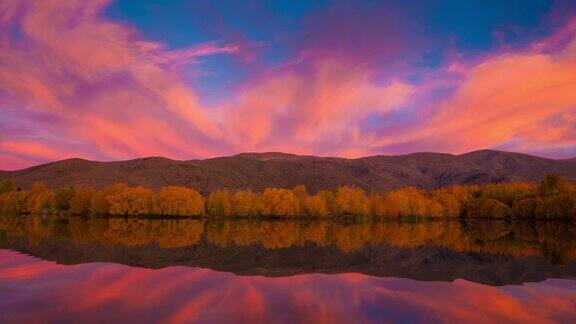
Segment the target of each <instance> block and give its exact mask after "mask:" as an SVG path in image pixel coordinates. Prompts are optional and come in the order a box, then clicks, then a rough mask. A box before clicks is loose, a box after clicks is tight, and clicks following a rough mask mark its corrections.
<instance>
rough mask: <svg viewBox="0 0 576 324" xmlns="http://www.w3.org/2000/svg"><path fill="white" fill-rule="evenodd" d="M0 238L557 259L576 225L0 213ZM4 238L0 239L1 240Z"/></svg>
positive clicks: (567, 251)
mask: <svg viewBox="0 0 576 324" xmlns="http://www.w3.org/2000/svg"><path fill="white" fill-rule="evenodd" d="M0 234H1V235H0V238H3V239H4V240H8V239H9V237H14V236H16V237H18V236H20V237H24V238H26V239H27V240H28V243H29V244H30V245H37V244H40V243H41V242H42V241H44V240H61V241H68V242H71V243H73V244H88V243H93V242H96V243H100V244H103V245H106V246H115V245H122V246H145V245H149V244H156V245H158V246H160V247H162V248H179V247H186V246H192V245H196V244H199V243H200V242H205V243H209V244H212V245H215V246H218V247H228V246H231V247H233V246H250V245H259V246H262V247H264V248H266V249H281V248H289V247H303V246H305V245H306V244H314V245H316V246H319V247H331V246H333V247H336V248H338V249H339V250H341V251H342V252H356V251H359V250H361V249H363V248H367V247H377V246H379V245H381V244H386V245H389V246H393V247H398V248H418V247H422V246H430V245H432V246H436V247H443V248H447V249H451V250H454V251H458V252H486V253H491V254H495V255H509V256H534V255H542V256H545V257H546V258H547V259H548V260H550V261H551V262H553V263H555V264H564V263H566V262H568V261H570V260H573V259H575V258H576V226H574V224H571V223H566V222H559V221H546V222H541V221H514V220H467V219H462V220H459V221H422V222H406V221H394V220H388V221H366V222H340V221H320V220H317V221H314V220H308V221H303V220H301V221H298V220H287V219H286V220H283V219H279V220H255V219H237V220H229V219H191V218H187V219H145V218H124V217H119V218H87V217H66V218H53V217H45V216H40V215H24V216H5V217H2V218H0ZM1 240H2V239H0V241H1Z"/></svg>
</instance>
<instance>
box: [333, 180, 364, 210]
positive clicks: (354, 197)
mask: <svg viewBox="0 0 576 324" xmlns="http://www.w3.org/2000/svg"><path fill="white" fill-rule="evenodd" d="M335 199H336V206H337V208H338V211H339V212H340V213H343V214H349V215H356V216H367V215H369V214H370V200H369V199H368V197H366V194H364V190H362V189H360V188H355V187H350V186H341V187H338V190H336V198H335Z"/></svg>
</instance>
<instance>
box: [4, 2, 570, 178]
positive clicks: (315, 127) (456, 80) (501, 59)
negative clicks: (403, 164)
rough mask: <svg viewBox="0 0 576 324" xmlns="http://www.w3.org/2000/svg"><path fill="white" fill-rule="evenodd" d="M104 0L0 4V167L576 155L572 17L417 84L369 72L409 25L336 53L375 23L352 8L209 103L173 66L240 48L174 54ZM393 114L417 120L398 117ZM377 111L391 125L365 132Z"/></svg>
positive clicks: (395, 50)
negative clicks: (111, 15) (422, 153)
mask: <svg viewBox="0 0 576 324" xmlns="http://www.w3.org/2000/svg"><path fill="white" fill-rule="evenodd" d="M108 4H109V1H107V0H97V1H90V2H86V1H80V0H48V1H42V2H29V1H22V0H10V1H4V2H2V4H1V5H0V44H1V46H0V115H1V116H8V117H10V118H3V119H0V131H1V132H2V134H0V159H1V162H2V163H1V166H0V169H15V168H21V167H25V166H30V165H32V164H37V163H39V162H47V161H52V160H57V159H61V158H66V157H71V156H77V157H82V158H88V159H99V160H101V159H105V160H110V159H129V158H136V157H142V156H149V155H163V156H166V157H170V158H176V159H190V158H200V157H213V156H219V155H227V154H235V153H239V152H243V151H286V152H293V153H302V154H318V155H340V156H348V157H356V156H360V155H366V154H375V153H390V152H402V153H405V152H410V151H412V150H420V149H424V150H436V151H442V152H456V153H457V152H464V151H469V150H474V149H481V148H490V147H501V146H503V145H508V146H507V148H509V149H512V150H520V151H546V150H550V149H558V150H560V149H564V148H567V147H575V146H576V142H575V140H574V139H575V138H576V136H575V135H576V134H575V131H574V129H576V127H575V116H576V112H575V107H576V98H575V97H574V91H573V89H574V87H575V79H574V77H575V75H576V74H575V73H573V71H575V70H576V65H575V63H574V62H575V61H576V45H575V44H576V41H575V40H576V37H575V33H576V28H575V27H574V26H576V25H574V23H569V24H567V25H566V26H564V27H563V28H561V29H559V30H558V32H557V33H556V34H554V35H551V36H550V37H548V38H546V39H542V40H539V41H536V42H534V44H532V45H531V46H530V47H529V48H527V49H526V50H523V51H517V52H513V51H510V52H504V51H503V52H499V53H491V54H490V55H488V56H486V57H484V58H481V59H476V60H475V61H474V62H450V63H449V64H447V65H446V66H441V67H439V68H438V69H432V70H428V71H424V72H423V75H424V76H425V80H426V82H425V83H422V84H418V85H415V84H411V83H410V82H408V81H406V80H405V79H404V78H403V77H402V73H397V72H398V71H399V70H397V69H391V68H390V67H389V66H386V65H385V64H384V66H378V64H371V63H370V62H372V63H374V62H376V61H378V60H386V58H398V56H402V55H403V54H402V53H405V52H406V46H407V45H406V43H404V41H403V38H402V37H400V36H401V35H403V34H404V31H400V30H395V29H394V28H392V27H391V29H390V30H381V32H382V33H385V34H386V35H387V41H381V42H378V44H379V45H378V46H377V47H374V48H372V47H370V48H366V50H365V51H364V50H362V49H358V51H356V50H355V51H350V52H347V51H345V50H344V48H342V47H341V46H352V45H354V41H353V40H354V37H353V36H354V35H359V36H361V37H365V38H369V37H372V36H373V35H371V34H370V33H368V32H367V31H366V30H371V29H370V28H366V29H365V28H361V29H360V30H357V29H356V28H360V27H362V26H364V27H370V26H372V25H373V24H375V23H374V22H373V21H371V20H370V19H368V18H367V20H366V21H363V22H354V21H349V22H348V23H343V24H341V25H339V24H336V22H337V21H338V20H339V19H340V17H342V15H343V13H345V12H346V10H344V9H345V8H344V9H341V8H340V9H339V8H334V9H332V10H330V11H329V12H327V13H326V15H327V16H326V17H325V18H326V19H328V18H329V19H328V20H325V21H327V22H328V25H327V26H329V25H330V24H332V25H334V26H335V27H338V28H340V29H338V30H341V34H342V37H344V41H342V42H334V41H333V40H334V39H333V38H330V37H328V38H325V36H326V35H324V36H322V35H323V34H322V31H321V30H319V31H318V33H316V32H313V33H312V34H310V35H309V36H310V37H309V38H307V40H308V41H306V42H303V43H302V44H301V46H302V47H301V48H300V50H301V52H300V54H301V55H299V57H298V60H296V61H294V62H293V63H292V64H286V65H283V66H282V67H281V68H280V69H277V70H268V71H265V72H263V73H262V74H261V75H259V76H258V77H255V78H253V79H250V80H247V81H246V83H245V84H244V85H243V86H242V87H241V90H240V91H239V92H238V93H231V94H230V95H229V96H228V97H227V98H224V99H223V100H221V102H222V103H221V104H218V105H217V106H206V105H204V104H202V103H201V101H200V100H199V95H198V93H197V91H196V90H195V89H194V87H193V86H191V85H190V84H188V83H186V82H185V81H184V80H185V78H184V75H183V73H184V72H183V70H182V69H180V67H181V66H182V65H189V64H196V63H197V62H196V58H198V57H201V56H206V55H215V54H225V55H243V51H244V48H243V45H236V44H222V43H218V42H206V43H201V44H196V45H192V46H190V47H189V48H185V49H180V50H168V49H166V48H165V46H163V45H162V44H160V43H156V42H153V41H149V40H145V39H143V38H142V37H140V36H139V34H138V32H137V31H136V30H134V29H133V28H132V27H130V26H126V25H123V24H120V23H118V22H111V21H109V20H106V19H105V18H103V17H101V16H100V12H101V10H102V9H103V8H104V7H105V6H106V5H108ZM390 15H391V17H394V14H393V13H390ZM368 16H370V15H368ZM322 17H324V16H320V18H322ZM317 18H318V17H316V18H315V16H311V17H308V18H307V20H306V24H307V26H309V27H314V26H316V24H317V23H318V21H317ZM372 18H374V17H372ZM315 19H316V20H315ZM374 19H375V18H374ZM391 19H392V18H391ZM392 21H394V19H392ZM396 25H397V24H392V25H391V26H396ZM15 29H17V30H18V31H19V32H18V33H17V34H18V35H19V36H18V37H15V36H14V34H13V33H12V32H11V31H14V30H15ZM306 30H309V31H314V28H308V29H306ZM238 44H240V43H238ZM362 44H369V42H362ZM366 46H368V45H366ZM374 46H376V45H374ZM356 54H358V55H356ZM361 54H362V55H361ZM364 54H366V55H368V56H366V55H364ZM362 62H364V63H366V64H360V63H362ZM447 87H450V88H453V92H451V93H450V94H449V95H445V97H446V99H445V100H442V101H440V102H439V101H438V99H436V98H434V95H430V94H431V93H434V91H437V90H438V89H443V88H447ZM416 106H418V107H420V108H419V110H417V109H414V107H416ZM406 107H411V108H410V109H407V108H406ZM395 113H397V114H398V113H399V114H407V115H406V116H409V117H408V118H405V119H406V120H405V121H402V122H399V121H397V120H395V119H394V117H393V115H394V114H395ZM374 118H376V119H378V120H380V121H382V120H384V121H386V122H389V124H391V125H392V126H387V127H384V126H379V125H376V126H375V127H372V128H371V129H367V128H365V127H364V124H365V122H366V121H367V120H370V119H374ZM16 126H17V127H16ZM23 129H24V130H26V131H24V132H23V131H22V130H23ZM510 143H512V144H510Z"/></svg>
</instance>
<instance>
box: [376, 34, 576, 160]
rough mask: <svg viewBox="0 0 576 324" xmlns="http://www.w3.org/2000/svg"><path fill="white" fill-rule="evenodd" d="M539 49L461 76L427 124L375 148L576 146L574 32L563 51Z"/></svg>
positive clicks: (495, 60) (499, 57)
mask: <svg viewBox="0 0 576 324" xmlns="http://www.w3.org/2000/svg"><path fill="white" fill-rule="evenodd" d="M575 26H576V25H575ZM562 32H563V33H565V32H566V31H565V30H563V31H562ZM544 43H545V42H541V43H539V46H536V48H538V49H540V51H538V52H534V51H527V52H520V53H503V54H500V55H497V56H494V57H491V58H488V59H486V60H485V61H483V62H480V63H479V64H476V65H474V66H472V67H470V68H468V69H467V70H465V71H460V72H459V73H462V76H463V78H464V81H463V82H462V83H461V84H460V85H458V86H457V89H456V91H455V93H454V95H453V96H452V97H451V98H450V99H449V100H448V101H446V102H444V103H441V104H440V105H438V107H437V108H436V112H435V113H434V114H433V115H432V116H431V117H430V118H429V119H428V120H426V121H425V122H424V123H422V124H420V125H417V127H415V128H413V129H410V131H409V132H405V133H403V134H400V135H398V136H390V137H387V138H383V139H380V140H378V141H377V142H376V143H377V144H378V145H387V144H391V143H397V142H419V141H424V142H426V143H432V144H431V145H433V146H435V147H438V148H440V149H442V148H444V149H445V150H447V151H449V152H467V151H471V150H476V149H482V148H490V147H495V146H499V145H503V144H506V143H507V142H509V141H516V142H518V144H515V146H514V149H516V150H521V151H526V150H533V149H545V148H554V147H570V146H574V145H576V136H575V135H576V91H575V90H574V89H576V27H575V28H574V29H573V30H572V38H571V41H570V42H569V43H568V44H567V45H566V46H564V47H563V48H561V49H559V50H557V51H553V52H546V51H544V50H543V45H542V44H544Z"/></svg>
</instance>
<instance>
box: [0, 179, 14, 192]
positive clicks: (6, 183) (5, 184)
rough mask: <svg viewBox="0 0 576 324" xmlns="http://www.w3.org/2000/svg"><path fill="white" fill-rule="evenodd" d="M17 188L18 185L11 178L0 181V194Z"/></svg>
mask: <svg viewBox="0 0 576 324" xmlns="http://www.w3.org/2000/svg"><path fill="white" fill-rule="evenodd" d="M14 190H16V187H15V186H14V184H13V183H12V181H11V180H10V179H6V180H2V181H0V194H3V193H7V192H11V191H14Z"/></svg>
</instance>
